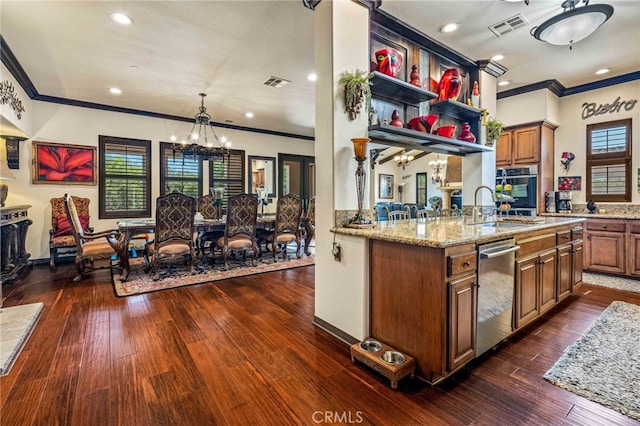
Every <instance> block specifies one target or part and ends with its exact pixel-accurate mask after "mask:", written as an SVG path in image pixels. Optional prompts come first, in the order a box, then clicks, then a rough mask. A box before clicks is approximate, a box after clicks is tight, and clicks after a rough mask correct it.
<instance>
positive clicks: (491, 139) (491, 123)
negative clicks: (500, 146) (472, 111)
mask: <svg viewBox="0 0 640 426" xmlns="http://www.w3.org/2000/svg"><path fill="white" fill-rule="evenodd" d="M485 126H486V128H487V144H493V143H495V142H496V141H497V140H498V138H499V137H500V135H501V134H502V128H503V127H504V125H503V124H502V121H500V120H497V119H495V118H493V117H491V116H489V118H488V119H487V122H486V124H485Z"/></svg>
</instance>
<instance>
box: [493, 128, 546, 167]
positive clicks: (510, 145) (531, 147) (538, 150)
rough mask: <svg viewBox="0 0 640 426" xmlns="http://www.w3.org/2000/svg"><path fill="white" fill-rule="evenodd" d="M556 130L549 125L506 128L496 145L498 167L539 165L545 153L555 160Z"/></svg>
mask: <svg viewBox="0 0 640 426" xmlns="http://www.w3.org/2000/svg"><path fill="white" fill-rule="evenodd" d="M554 130H555V127H554V126H551V125H550V124H548V123H536V124H529V125H523V126H517V127H511V128H506V129H505V130H504V132H502V135H500V138H499V139H498V142H497V143H496V166H498V167H518V166H520V165H529V164H539V163H540V161H541V159H542V158H543V152H544V153H545V154H546V155H550V156H551V157H547V156H544V158H545V159H547V158H550V159H553V143H554V138H553V136H554V134H553V132H554Z"/></svg>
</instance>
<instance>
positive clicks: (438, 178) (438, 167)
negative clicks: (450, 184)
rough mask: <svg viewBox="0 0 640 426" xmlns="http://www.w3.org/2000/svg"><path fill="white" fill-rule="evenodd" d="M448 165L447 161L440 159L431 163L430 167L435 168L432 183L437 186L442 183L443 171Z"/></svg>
mask: <svg viewBox="0 0 640 426" xmlns="http://www.w3.org/2000/svg"><path fill="white" fill-rule="evenodd" d="M446 165H447V160H441V159H440V157H438V159H437V160H435V161H434V160H431V161H429V166H431V168H433V174H432V175H431V182H432V183H433V184H434V185H435V184H437V183H440V182H442V173H441V172H442V169H443V168H444V166H446Z"/></svg>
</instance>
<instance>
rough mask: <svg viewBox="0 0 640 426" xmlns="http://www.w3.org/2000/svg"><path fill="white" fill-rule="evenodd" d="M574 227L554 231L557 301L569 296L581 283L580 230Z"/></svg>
mask: <svg viewBox="0 0 640 426" xmlns="http://www.w3.org/2000/svg"><path fill="white" fill-rule="evenodd" d="M582 229H583V228H582V227H581V226H580V227H575V228H573V229H571V230H565V231H562V232H558V233H556V239H557V242H558V249H557V268H556V287H557V288H556V291H557V299H558V301H560V300H562V299H564V298H565V297H567V296H569V294H571V293H572V292H573V291H574V289H575V288H576V287H577V286H578V285H579V284H580V283H582V266H583V260H582V256H583V250H582V232H583V230H582Z"/></svg>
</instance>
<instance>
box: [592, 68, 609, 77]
mask: <svg viewBox="0 0 640 426" xmlns="http://www.w3.org/2000/svg"><path fill="white" fill-rule="evenodd" d="M609 71H611V68H602V69H600V70H598V71H596V72H595V74H596V75H602V74H606V73H608V72H609Z"/></svg>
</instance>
